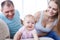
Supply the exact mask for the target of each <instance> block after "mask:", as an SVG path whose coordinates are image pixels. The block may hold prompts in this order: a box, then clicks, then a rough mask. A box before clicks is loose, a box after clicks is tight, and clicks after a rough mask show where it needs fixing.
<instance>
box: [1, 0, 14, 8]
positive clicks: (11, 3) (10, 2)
mask: <svg viewBox="0 0 60 40" xmlns="http://www.w3.org/2000/svg"><path fill="white" fill-rule="evenodd" d="M4 5H7V6H8V7H10V6H11V5H13V7H14V4H13V2H12V1H10V0H6V1H3V2H2V3H1V7H2V8H3V7H4Z"/></svg>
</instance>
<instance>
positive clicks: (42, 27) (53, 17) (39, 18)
mask: <svg viewBox="0 0 60 40" xmlns="http://www.w3.org/2000/svg"><path fill="white" fill-rule="evenodd" d="M59 2H60V0H50V1H49V3H48V8H47V10H46V11H42V12H40V11H39V12H37V13H36V14H35V18H36V22H37V23H36V25H35V28H36V30H37V33H38V36H49V37H52V38H54V39H55V40H57V36H56V34H55V31H52V30H53V28H54V27H55V26H56V24H57V23H58V16H59V11H60V4H59ZM46 34H47V35H46Z"/></svg>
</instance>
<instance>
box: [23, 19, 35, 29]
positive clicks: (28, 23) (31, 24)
mask: <svg viewBox="0 0 60 40" xmlns="http://www.w3.org/2000/svg"><path fill="white" fill-rule="evenodd" d="M34 25H35V20H34V19H33V18H26V19H25V20H24V26H25V27H26V29H28V30H33V29H34Z"/></svg>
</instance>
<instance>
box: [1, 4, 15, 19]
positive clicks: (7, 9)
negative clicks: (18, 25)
mask: <svg viewBox="0 0 60 40" xmlns="http://www.w3.org/2000/svg"><path fill="white" fill-rule="evenodd" d="M2 12H3V13H4V15H5V16H6V17H7V18H8V19H12V18H13V17H14V6H13V5H10V6H7V5H4V7H3V8H2Z"/></svg>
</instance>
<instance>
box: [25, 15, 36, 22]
mask: <svg viewBox="0 0 60 40" xmlns="http://www.w3.org/2000/svg"><path fill="white" fill-rule="evenodd" d="M26 18H31V19H33V20H34V21H35V17H34V16H33V15H31V14H28V15H26V16H25V17H24V20H25V19H26Z"/></svg>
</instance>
